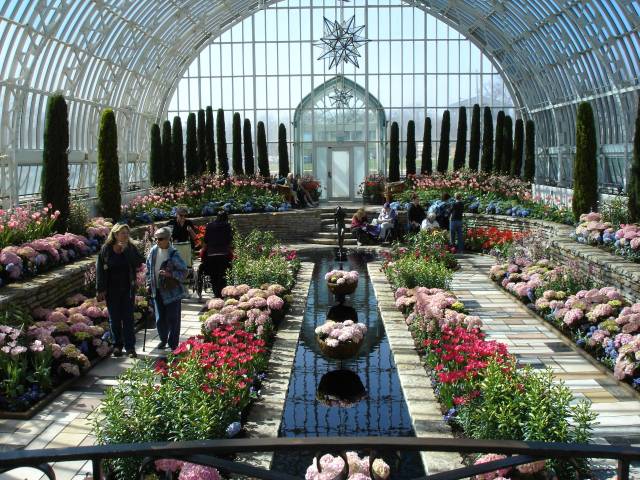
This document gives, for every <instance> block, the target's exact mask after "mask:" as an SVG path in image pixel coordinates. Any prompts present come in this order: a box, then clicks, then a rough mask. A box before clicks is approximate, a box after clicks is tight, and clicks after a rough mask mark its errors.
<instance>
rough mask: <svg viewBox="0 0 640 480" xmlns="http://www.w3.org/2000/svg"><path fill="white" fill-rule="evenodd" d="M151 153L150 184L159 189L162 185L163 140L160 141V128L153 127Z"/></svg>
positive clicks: (155, 125) (154, 125)
mask: <svg viewBox="0 0 640 480" xmlns="http://www.w3.org/2000/svg"><path fill="white" fill-rule="evenodd" d="M149 143H150V152H149V182H150V183H151V185H152V186H154V187H157V186H158V185H161V184H162V140H160V126H159V125H158V124H157V123H154V124H153V125H151V140H150V142H149Z"/></svg>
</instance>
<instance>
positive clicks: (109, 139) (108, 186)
mask: <svg viewBox="0 0 640 480" xmlns="http://www.w3.org/2000/svg"><path fill="white" fill-rule="evenodd" d="M97 193H98V211H99V212H100V215H102V216H103V217H106V218H111V219H113V221H118V220H119V219H120V209H121V204H122V197H121V194H120V166H119V165H118V127H117V126H116V116H115V115H114V113H113V110H111V109H110V108H107V109H106V110H104V111H103V112H102V116H101V117H100V130H99V133H98V185H97Z"/></svg>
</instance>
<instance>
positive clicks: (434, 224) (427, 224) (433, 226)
mask: <svg viewBox="0 0 640 480" xmlns="http://www.w3.org/2000/svg"><path fill="white" fill-rule="evenodd" d="M420 228H421V229H422V230H439V229H440V224H439V223H438V221H437V220H436V213H435V212H429V214H428V215H427V218H425V219H424V220H423V221H422V225H420Z"/></svg>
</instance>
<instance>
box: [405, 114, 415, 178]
mask: <svg viewBox="0 0 640 480" xmlns="http://www.w3.org/2000/svg"><path fill="white" fill-rule="evenodd" d="M405 167H406V170H407V175H415V174H416V124H415V122H414V121H413V120H409V123H408V124H407V154H406V163H405Z"/></svg>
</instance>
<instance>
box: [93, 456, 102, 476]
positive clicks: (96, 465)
mask: <svg viewBox="0 0 640 480" xmlns="http://www.w3.org/2000/svg"><path fill="white" fill-rule="evenodd" d="M91 467H92V468H91V469H92V470H93V480H102V468H101V467H102V458H100V457H97V458H96V457H94V458H92V459H91Z"/></svg>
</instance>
